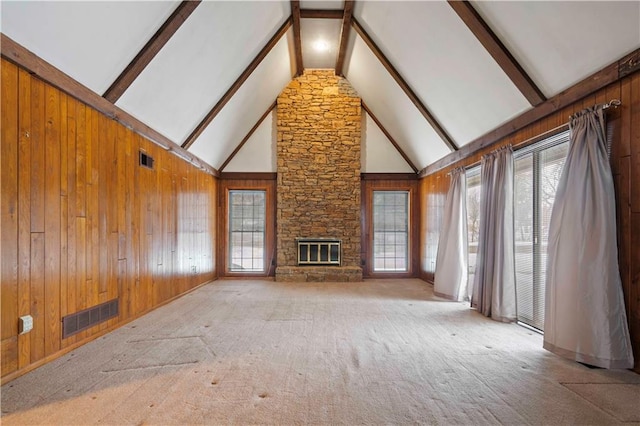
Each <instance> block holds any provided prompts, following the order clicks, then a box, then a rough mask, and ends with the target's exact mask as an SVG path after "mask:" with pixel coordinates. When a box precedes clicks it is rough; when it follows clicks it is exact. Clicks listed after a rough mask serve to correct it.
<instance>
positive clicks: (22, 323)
mask: <svg viewBox="0 0 640 426" xmlns="http://www.w3.org/2000/svg"><path fill="white" fill-rule="evenodd" d="M18 330H19V332H20V334H26V333H28V332H30V331H31V330H33V317H32V316H31V315H25V316H23V317H20V320H19V321H18Z"/></svg>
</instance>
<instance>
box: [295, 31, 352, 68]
mask: <svg viewBox="0 0 640 426" xmlns="http://www.w3.org/2000/svg"><path fill="white" fill-rule="evenodd" d="M341 31H342V21H341V20H339V19H301V20H300V38H301V39H302V63H303V64H304V67H305V68H335V66H336V59H337V57H338V48H339V47H338V46H339V45H340V32H341Z"/></svg>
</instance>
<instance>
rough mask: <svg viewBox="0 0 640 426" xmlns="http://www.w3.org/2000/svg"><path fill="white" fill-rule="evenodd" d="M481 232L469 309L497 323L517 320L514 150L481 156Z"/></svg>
mask: <svg viewBox="0 0 640 426" xmlns="http://www.w3.org/2000/svg"><path fill="white" fill-rule="evenodd" d="M480 179H481V184H480V185H481V187H480V194H481V197H480V232H479V237H478V256H477V258H476V272H475V279H474V285H473V295H472V299H471V306H472V307H474V308H476V309H477V310H478V312H480V313H482V314H483V315H485V316H487V317H491V318H492V319H494V320H496V321H503V322H513V321H516V319H517V316H516V274H515V250H514V231H513V150H512V148H511V146H508V147H504V148H501V149H499V150H498V151H495V152H492V153H489V154H487V155H485V156H483V157H482V165H481V171H480Z"/></svg>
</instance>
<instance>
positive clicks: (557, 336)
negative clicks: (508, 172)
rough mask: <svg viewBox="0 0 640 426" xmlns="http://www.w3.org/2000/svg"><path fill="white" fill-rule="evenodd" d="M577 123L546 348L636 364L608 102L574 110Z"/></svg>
mask: <svg viewBox="0 0 640 426" xmlns="http://www.w3.org/2000/svg"><path fill="white" fill-rule="evenodd" d="M569 127H570V132H571V133H570V135H571V136H570V142H569V144H570V145H569V154H568V156H567V159H566V162H565V165H564V169H563V170H562V175H561V177H560V182H559V183H558V190H557V192H556V198H555V202H554V205H553V211H552V213H551V221H550V224H549V245H548V249H547V280H546V299H545V302H546V303H545V306H546V307H545V321H544V348H545V349H548V350H549V351H551V352H554V353H556V354H558V355H560V356H563V357H566V358H570V359H574V360H576V361H579V362H583V363H586V364H590V365H595V366H598V367H603V368H632V367H633V354H632V351H631V343H630V339H629V330H628V327H627V318H626V314H625V308H624V298H623V293H622V283H621V280H620V271H619V269H618V248H617V244H616V211H615V192H614V187H613V177H612V175H611V168H610V165H609V159H608V156H607V142H606V136H605V133H606V132H605V124H604V117H603V111H602V107H601V106H598V107H593V108H590V109H588V110H585V111H582V112H581V113H579V114H576V115H575V116H573V117H571V121H570V123H569Z"/></svg>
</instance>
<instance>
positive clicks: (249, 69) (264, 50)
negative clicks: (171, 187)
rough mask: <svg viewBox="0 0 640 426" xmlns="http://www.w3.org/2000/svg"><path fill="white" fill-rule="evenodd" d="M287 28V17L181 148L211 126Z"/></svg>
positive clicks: (289, 22)
mask: <svg viewBox="0 0 640 426" xmlns="http://www.w3.org/2000/svg"><path fill="white" fill-rule="evenodd" d="M289 27H291V17H289V18H288V19H287V20H286V21H284V23H283V24H282V25H281V26H280V28H278V30H277V31H276V32H275V34H274V35H273V36H272V37H271V39H269V41H268V42H267V44H266V45H265V46H264V47H263V48H262V50H260V52H258V54H257V55H256V57H255V58H253V61H251V63H250V64H249V65H248V66H247V68H246V69H245V70H244V71H243V72H242V74H240V77H238V79H237V80H236V81H235V82H234V83H233V84H232V85H231V87H230V88H229V90H227V92H226V93H225V94H224V95H222V98H220V100H219V101H218V102H217V103H216V104H215V105H214V106H213V108H212V109H211V111H209V112H208V113H207V115H206V116H205V117H204V118H203V119H202V121H201V122H200V123H199V124H198V125H197V126H196V128H195V129H193V131H192V132H191V134H190V135H189V136H187V138H186V139H185V140H184V142H183V143H182V148H184V149H188V148H189V147H190V146H191V145H192V144H193V143H194V142H195V140H196V139H197V138H198V136H200V135H201V134H202V132H204V130H205V129H206V128H207V126H208V125H209V124H211V122H212V121H213V119H214V118H216V116H217V115H218V114H219V113H220V111H222V108H224V106H225V105H226V104H227V102H229V100H231V98H232V97H233V95H235V94H236V92H237V91H238V89H240V87H241V86H242V85H243V84H244V82H245V81H247V79H248V78H249V76H250V75H251V73H252V72H253V71H254V70H255V69H256V68H258V65H260V62H262V60H263V59H264V58H265V57H266V56H267V55H268V54H269V52H271V49H273V47H274V46H275V45H276V44H278V41H280V39H281V38H282V36H284V35H285V34H286V32H287V31H288V30H289Z"/></svg>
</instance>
